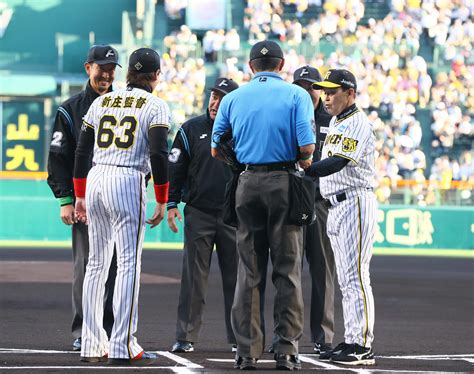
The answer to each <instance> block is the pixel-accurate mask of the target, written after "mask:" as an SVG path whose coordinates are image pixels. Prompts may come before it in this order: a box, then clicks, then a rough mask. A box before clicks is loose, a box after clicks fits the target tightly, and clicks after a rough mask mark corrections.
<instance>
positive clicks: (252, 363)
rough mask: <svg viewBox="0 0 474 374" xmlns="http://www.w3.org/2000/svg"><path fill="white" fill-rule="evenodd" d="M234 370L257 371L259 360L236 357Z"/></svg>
mask: <svg viewBox="0 0 474 374" xmlns="http://www.w3.org/2000/svg"><path fill="white" fill-rule="evenodd" d="M234 369H240V370H255V369H257V359H256V358H253V357H240V356H235V363H234Z"/></svg>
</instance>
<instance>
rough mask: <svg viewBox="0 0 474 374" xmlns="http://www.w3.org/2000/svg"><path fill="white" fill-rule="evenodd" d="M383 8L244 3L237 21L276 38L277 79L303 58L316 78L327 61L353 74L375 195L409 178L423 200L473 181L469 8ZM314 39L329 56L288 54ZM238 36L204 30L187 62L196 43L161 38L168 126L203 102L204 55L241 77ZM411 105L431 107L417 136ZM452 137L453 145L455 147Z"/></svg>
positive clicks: (401, 4) (256, 36)
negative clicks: (433, 57)
mask: <svg viewBox="0 0 474 374" xmlns="http://www.w3.org/2000/svg"><path fill="white" fill-rule="evenodd" d="M288 5H292V6H293V9H295V13H294V15H293V18H291V17H286V16H285V14H284V8H285V6H288ZM315 5H316V6H320V7H322V10H321V12H320V13H319V16H318V17H319V18H318V19H313V20H309V22H307V23H306V24H302V23H301V21H302V18H301V17H302V15H303V14H304V12H305V11H307V9H308V8H309V7H311V6H315ZM391 5H392V10H391V12H390V13H389V14H387V15H386V17H385V18H383V19H379V20H375V19H369V20H368V22H367V23H366V24H359V21H360V20H361V19H362V17H363V16H364V3H363V1H361V0H351V1H331V2H329V1H326V2H323V3H321V1H320V0H319V1H317V0H316V1H309V0H301V1H299V0H258V1H257V0H248V2H247V8H246V9H245V18H244V26H245V27H246V28H247V29H248V34H249V41H250V43H253V42H255V41H257V40H261V39H264V38H274V39H277V40H279V41H280V42H282V44H283V45H284V47H285V50H286V54H285V70H284V71H283V74H282V75H283V77H284V79H286V80H287V81H290V82H291V80H292V73H293V71H294V70H296V69H297V68H298V67H299V66H302V65H304V64H310V65H312V66H314V67H317V68H318V69H319V70H320V72H321V73H322V74H323V75H324V74H325V72H326V71H327V70H328V68H329V67H342V66H344V67H347V68H349V69H350V70H351V71H353V72H354V74H355V76H356V77H357V78H358V99H357V103H358V105H359V106H360V107H361V108H363V109H364V110H365V111H366V113H367V114H368V115H369V117H370V119H371V120H372V122H373V123H374V130H375V133H376V135H377V152H378V158H377V162H376V168H377V176H378V181H377V182H378V185H379V188H378V190H377V191H376V193H377V196H378V198H379V200H380V201H381V202H390V197H391V193H392V191H393V188H394V187H395V186H396V185H397V183H400V181H403V180H411V181H413V182H412V184H411V185H410V187H409V188H411V189H412V192H413V199H414V200H413V201H412V202H413V203H418V204H432V203H433V202H434V201H435V196H434V195H435V191H437V190H439V189H449V188H450V186H451V183H452V181H470V182H474V168H473V165H472V156H473V151H472V143H473V141H474V140H473V139H474V133H473V116H474V79H473V78H474V52H473V51H472V46H473V45H474V24H473V17H472V16H471V14H473V12H474V5H473V4H471V3H470V2H469V1H468V0H454V1H451V0H450V1H447V0H446V1H432V0H427V1H425V0H423V1H410V2H405V1H401V0H392V4H391ZM322 38H325V39H326V40H329V41H331V42H332V43H335V44H337V45H338V46H340V48H337V49H336V50H335V51H334V52H332V53H330V54H329V55H324V54H322V53H318V52H317V51H318V50H317V49H315V51H316V52H315V53H313V54H309V56H308V55H307V56H306V57H305V56H304V55H302V54H300V53H298V48H297V47H298V45H299V44H301V43H302V42H305V43H309V44H310V45H312V46H316V45H317V44H318V43H319V41H320V40H321V39H322ZM420 41H421V42H428V43H432V45H433V46H437V45H438V46H442V48H441V49H436V48H435V51H437V50H441V51H442V53H441V55H440V56H439V58H440V60H438V61H437V62H438V63H439V64H438V66H441V67H442V69H440V71H436V70H430V68H429V64H428V63H427V61H426V60H425V58H424V57H423V56H422V55H421V54H419V52H420ZM240 43H241V40H240V36H239V33H238V32H237V31H236V30H235V29H232V30H229V31H227V32H225V31H224V30H216V31H212V30H211V31H208V32H206V34H205V35H204V37H203V40H202V54H201V56H200V57H201V58H194V59H193V58H189V56H190V51H191V52H193V51H196V48H197V47H196V45H198V44H199V42H198V41H197V38H196V36H195V35H194V34H192V32H191V31H190V30H189V29H187V28H186V26H183V27H182V28H181V30H180V31H179V32H177V33H175V34H172V35H170V36H169V38H168V39H165V46H166V47H167V49H168V54H166V55H165V61H166V66H165V67H164V68H163V71H164V72H165V74H167V76H166V78H165V79H164V80H163V83H162V87H160V88H159V95H160V96H162V97H163V98H164V99H165V100H167V101H168V102H171V103H173V102H178V103H180V105H178V106H176V108H175V109H174V112H173V115H174V121H175V123H176V124H178V125H179V124H181V123H182V122H183V121H184V120H185V119H186V118H189V117H190V116H191V115H195V114H197V112H200V111H201V108H202V107H203V105H202V104H203V101H204V96H205V92H204V82H205V69H204V61H205V62H211V63H212V62H216V61H219V62H220V64H219V65H218V66H220V68H221V71H220V73H221V74H223V75H227V76H228V77H230V78H232V79H234V80H235V81H237V82H238V83H239V84H245V82H247V81H249V80H250V79H251V74H250V71H249V68H248V66H247V64H246V59H245V56H244V57H243V58H242V57H241V55H239V54H238V53H237V51H239V49H240ZM178 45H179V46H178ZM219 54H221V55H220V56H221V58H218V56H219ZM425 57H426V56H425ZM186 59H187V60H186ZM168 69H169V71H167V70H168ZM183 104H184V105H183ZM418 110H431V113H432V124H431V133H430V134H426V133H423V131H422V126H421V124H420V122H419V120H417V111H418ZM425 131H426V128H425ZM424 136H425V137H426V136H428V137H430V138H431V147H429V146H427V144H429V142H428V143H427V142H425V143H423V137H424ZM459 144H461V145H463V148H461V149H458V148H457V147H458V145H459ZM463 149H464V151H463ZM454 151H456V152H454ZM453 152H454V153H453ZM430 160H432V162H431V163H430V162H429V161H430ZM430 164H431V166H430Z"/></svg>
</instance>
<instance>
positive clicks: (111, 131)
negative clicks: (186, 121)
mask: <svg viewBox="0 0 474 374" xmlns="http://www.w3.org/2000/svg"><path fill="white" fill-rule="evenodd" d="M169 125H170V110H169V107H168V105H167V104H166V103H165V102H164V101H163V100H161V99H159V98H158V97H156V96H153V95H152V94H151V93H149V92H147V91H145V90H142V89H138V88H132V87H127V88H124V89H121V90H117V91H114V92H111V93H108V94H105V95H103V96H100V97H98V98H97V99H96V100H95V101H94V102H93V103H92V105H91V107H90V108H89V111H88V112H87V114H86V115H85V117H84V118H83V125H82V131H88V130H89V129H93V131H94V138H95V140H94V157H93V160H92V161H93V163H94V164H95V165H98V164H100V165H114V166H126V167H131V168H134V169H137V170H139V171H141V172H143V173H145V174H148V173H149V172H150V161H149V160H150V158H149V155H150V146H149V141H148V130H149V129H150V128H153V127H155V126H160V127H167V128H168V127H169Z"/></svg>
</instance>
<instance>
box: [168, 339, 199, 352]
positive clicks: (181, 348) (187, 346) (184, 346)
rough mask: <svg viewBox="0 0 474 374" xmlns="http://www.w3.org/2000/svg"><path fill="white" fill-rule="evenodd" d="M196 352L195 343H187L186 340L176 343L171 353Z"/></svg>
mask: <svg viewBox="0 0 474 374" xmlns="http://www.w3.org/2000/svg"><path fill="white" fill-rule="evenodd" d="M193 351H194V343H193V342H185V341H184V340H178V341H177V342H176V343H174V345H173V348H171V352H173V353H186V352H193Z"/></svg>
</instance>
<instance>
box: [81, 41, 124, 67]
mask: <svg viewBox="0 0 474 374" xmlns="http://www.w3.org/2000/svg"><path fill="white" fill-rule="evenodd" d="M91 62H95V63H96V64H98V65H106V64H115V65H118V66H120V67H122V65H120V64H119V63H118V52H117V50H116V49H115V48H113V47H111V46H110V45H99V44H97V45H93V46H92V47H91V48H90V49H89V52H88V53H87V60H86V63H91Z"/></svg>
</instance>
